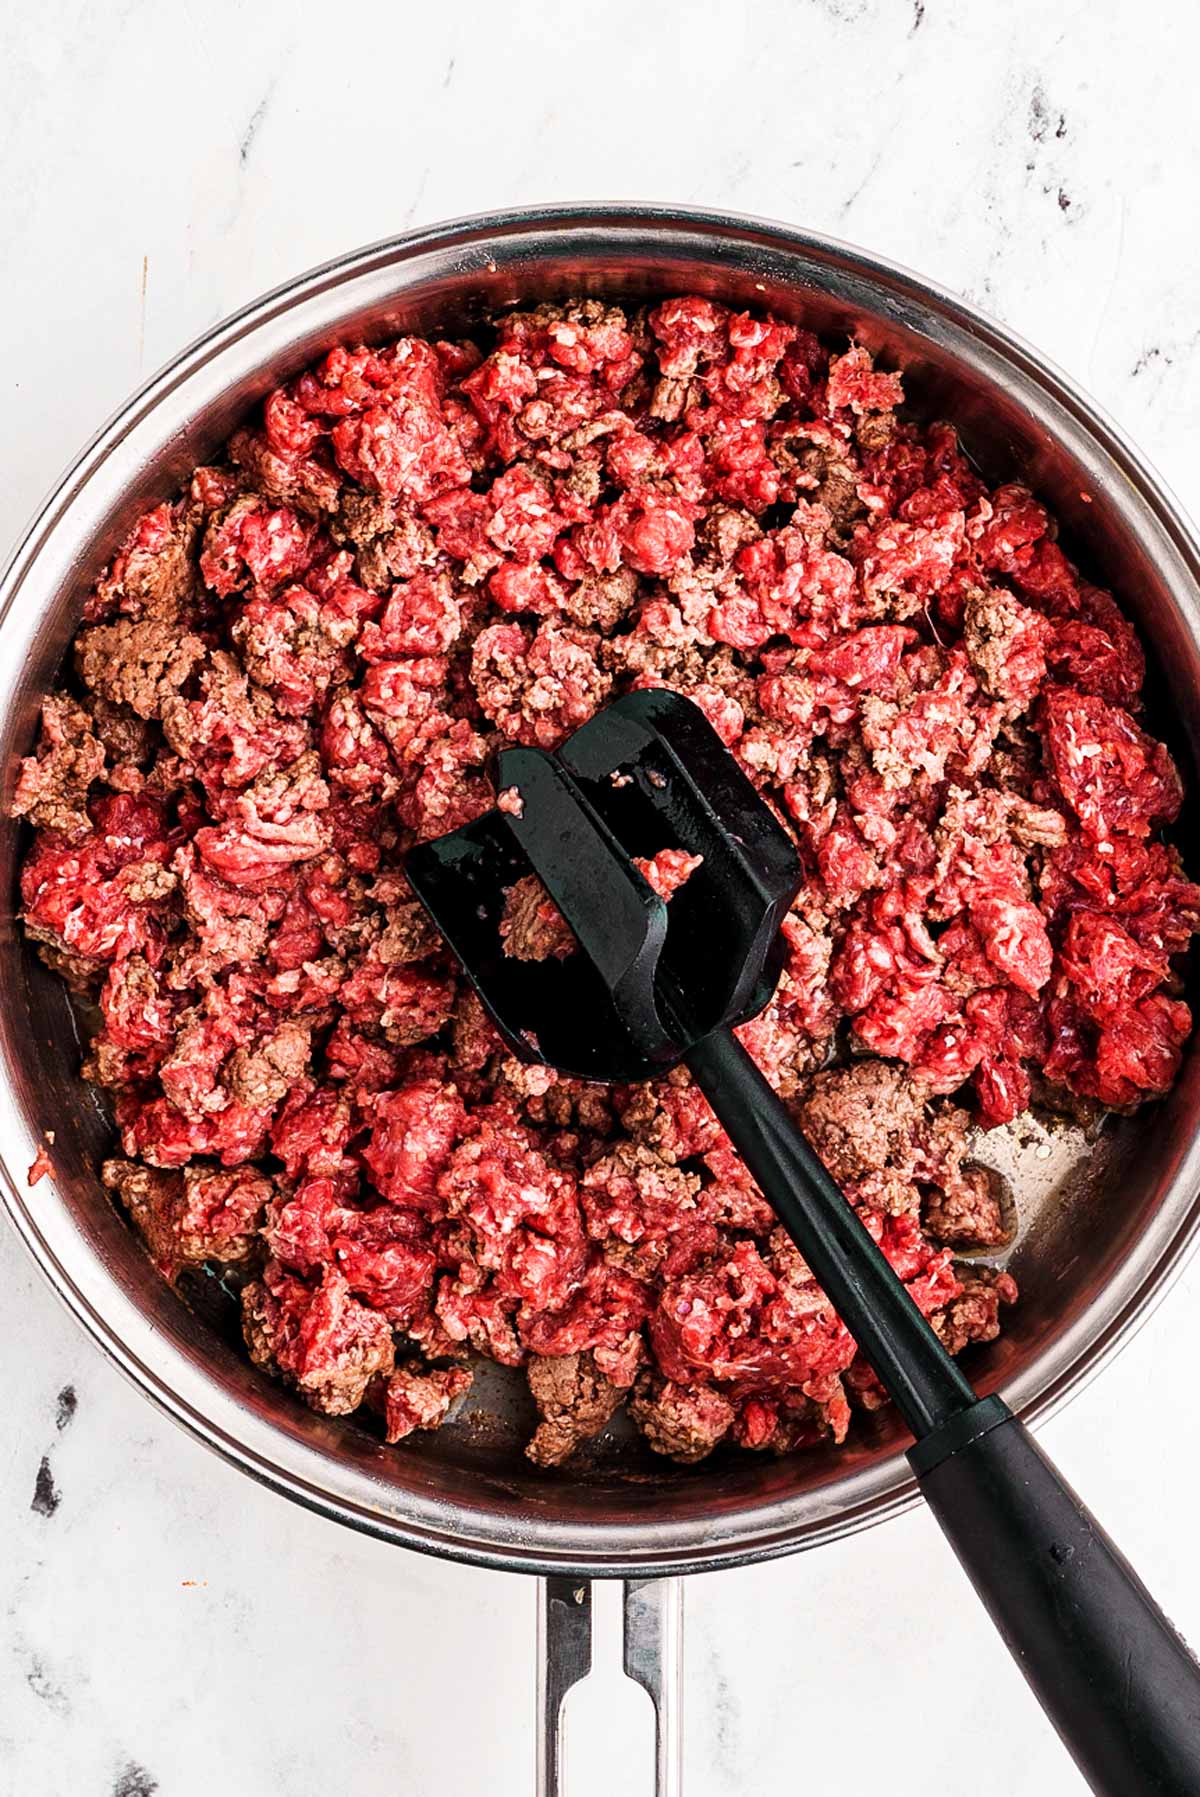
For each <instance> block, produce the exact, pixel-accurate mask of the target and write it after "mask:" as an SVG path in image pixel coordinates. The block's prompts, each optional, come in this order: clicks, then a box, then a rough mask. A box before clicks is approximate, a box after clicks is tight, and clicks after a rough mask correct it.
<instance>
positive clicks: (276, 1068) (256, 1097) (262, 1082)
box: [229, 1023, 312, 1110]
mask: <svg viewBox="0 0 1200 1797" xmlns="http://www.w3.org/2000/svg"><path fill="white" fill-rule="evenodd" d="M311 1058H312V1031H311V1029H310V1028H309V1027H308V1026H307V1025H305V1024H302V1023H281V1024H280V1025H279V1028H278V1029H277V1030H275V1031H273V1032H272V1034H271V1035H269V1036H265V1037H263V1038H262V1039H261V1040H260V1041H258V1042H256V1043H255V1044H254V1046H253V1047H252V1048H239V1049H236V1050H235V1051H234V1054H233V1056H232V1057H231V1059H230V1062H229V1089H230V1091H231V1092H232V1093H233V1095H234V1097H235V1098H237V1099H240V1100H241V1102H242V1103H243V1104H248V1105H251V1106H253V1107H255V1108H257V1109H259V1110H271V1109H273V1108H274V1107H275V1105H277V1104H278V1103H279V1101H280V1099H281V1098H286V1097H287V1094H288V1093H289V1092H290V1091H291V1089H292V1087H293V1086H294V1085H295V1083H296V1081H297V1080H298V1079H300V1078H301V1076H302V1075H303V1074H305V1073H307V1071H308V1066H309V1062H310V1060H311Z"/></svg>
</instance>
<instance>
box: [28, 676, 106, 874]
mask: <svg viewBox="0 0 1200 1797" xmlns="http://www.w3.org/2000/svg"><path fill="white" fill-rule="evenodd" d="M104 766H105V755H104V747H103V744H102V743H101V742H100V741H99V740H98V739H97V737H96V735H95V734H94V732H93V729H92V720H91V719H90V718H89V716H88V714H87V712H86V711H85V710H84V709H83V707H82V705H77V704H76V703H75V701H74V700H73V699H71V698H70V697H68V695H67V694H66V693H49V694H48V695H47V696H46V698H45V699H44V700H43V701H42V729H41V740H40V742H39V744H38V753H37V754H36V755H31V756H29V757H28V758H27V759H26V760H25V761H23V762H22V763H21V772H20V774H19V776H18V778H17V789H16V791H15V793H14V794H13V801H12V809H13V813H14V815H15V816H17V817H27V818H28V819H29V821H30V823H31V824H33V825H34V827H35V828H36V829H38V830H54V831H55V832H56V833H57V834H58V835H60V836H62V837H65V838H66V839H67V840H68V841H71V840H73V839H76V838H78V837H81V836H86V835H87V834H88V832H89V830H90V829H91V827H92V820H91V818H90V817H89V816H88V812H87V799H88V794H89V793H90V791H91V789H92V786H93V785H94V784H95V782H96V781H98V780H99V779H101V778H102V776H103V774H104Z"/></svg>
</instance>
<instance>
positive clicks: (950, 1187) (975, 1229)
mask: <svg viewBox="0 0 1200 1797" xmlns="http://www.w3.org/2000/svg"><path fill="white" fill-rule="evenodd" d="M921 1215H922V1221H923V1223H924V1225H925V1230H926V1233H927V1234H929V1235H931V1236H932V1237H933V1239H934V1241H935V1242H947V1243H949V1245H950V1246H951V1247H954V1248H998V1247H1000V1246H1002V1244H1003V1243H1005V1242H1006V1241H1007V1240H1008V1238H1009V1235H1010V1230H1009V1227H1008V1224H1007V1222H1006V1221H1005V1216H1004V1206H1003V1204H1002V1202H1001V1196H1000V1193H999V1191H998V1190H997V1176H996V1175H995V1174H993V1173H992V1172H991V1171H990V1169H989V1168H987V1167H968V1168H964V1169H962V1170H960V1171H959V1172H958V1173H956V1174H955V1175H954V1177H953V1178H952V1179H951V1180H950V1181H949V1182H948V1183H947V1185H946V1186H945V1188H944V1189H943V1190H941V1191H937V1192H935V1193H934V1194H933V1196H932V1198H931V1199H930V1201H929V1202H928V1203H927V1204H926V1205H925V1208H924V1210H923V1211H922V1213H921Z"/></svg>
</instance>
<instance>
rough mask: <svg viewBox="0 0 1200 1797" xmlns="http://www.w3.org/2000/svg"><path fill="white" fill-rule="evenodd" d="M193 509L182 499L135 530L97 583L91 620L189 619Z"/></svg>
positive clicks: (91, 599)
mask: <svg viewBox="0 0 1200 1797" xmlns="http://www.w3.org/2000/svg"><path fill="white" fill-rule="evenodd" d="M197 527H198V518H197V515H196V511H195V509H194V508H193V507H191V506H189V505H188V504H187V503H186V502H184V501H182V500H180V501H177V502H176V504H174V505H156V506H155V507H154V508H153V510H151V511H148V512H146V513H145V514H144V515H143V516H142V517H141V518H139V519H138V522H137V523H136V524H135V525H134V527H133V529H132V531H131V532H130V533H129V536H128V537H127V538H126V539H125V542H124V543H123V544H122V546H121V548H120V549H119V550H118V552H117V554H116V556H115V557H114V559H113V561H112V563H111V565H110V566H109V567H108V568H107V569H106V571H105V572H104V574H102V575H101V577H100V579H99V580H98V581H97V583H96V586H95V590H94V591H93V593H92V594H91V596H90V597H89V599H88V603H87V613H86V615H87V617H88V618H89V619H95V618H110V617H113V616H114V615H116V614H118V613H119V614H120V615H121V616H123V617H127V618H135V619H136V618H163V619H176V618H179V617H181V616H183V615H185V614H186V613H187V612H188V611H189V609H190V607H191V602H192V598H193V595H194V592H195V589H196V586H197V584H198V583H197V579H196V532H197Z"/></svg>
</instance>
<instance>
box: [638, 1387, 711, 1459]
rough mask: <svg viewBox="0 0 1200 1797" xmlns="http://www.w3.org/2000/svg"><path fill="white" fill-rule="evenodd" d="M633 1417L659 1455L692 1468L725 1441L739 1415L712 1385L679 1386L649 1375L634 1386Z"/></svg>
mask: <svg viewBox="0 0 1200 1797" xmlns="http://www.w3.org/2000/svg"><path fill="white" fill-rule="evenodd" d="M629 1414H630V1416H631V1417H632V1418H633V1420H634V1422H635V1423H636V1424H637V1426H638V1428H639V1429H640V1430H641V1432H642V1434H643V1435H644V1436H645V1438H646V1440H647V1442H648V1443H649V1444H650V1446H651V1447H652V1448H653V1449H654V1452H655V1453H656V1454H665V1455H666V1456H667V1457H668V1458H669V1459H671V1460H678V1461H679V1462H680V1463H681V1464H682V1465H684V1466H690V1465H692V1464H693V1463H694V1462H695V1461H697V1460H703V1459H704V1458H705V1456H706V1455H707V1454H711V1453H712V1451H713V1449H714V1448H715V1447H716V1445H717V1443H718V1442H719V1441H722V1440H724V1438H725V1436H726V1435H728V1433H729V1431H730V1429H732V1427H733V1421H734V1416H735V1414H736V1412H735V1411H734V1407H733V1405H732V1404H731V1403H730V1401H729V1399H728V1398H726V1397H723V1396H722V1394H721V1393H720V1392H719V1391H714V1390H713V1389H712V1388H711V1387H710V1386H704V1385H697V1386H684V1385H676V1384H675V1383H674V1382H673V1381H672V1380H670V1379H656V1378H655V1377H654V1376H653V1374H650V1373H645V1374H643V1375H642V1377H641V1378H640V1379H639V1380H638V1383H637V1385H636V1386H635V1387H634V1390H633V1395H632V1397H631V1398H630V1400H629Z"/></svg>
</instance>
